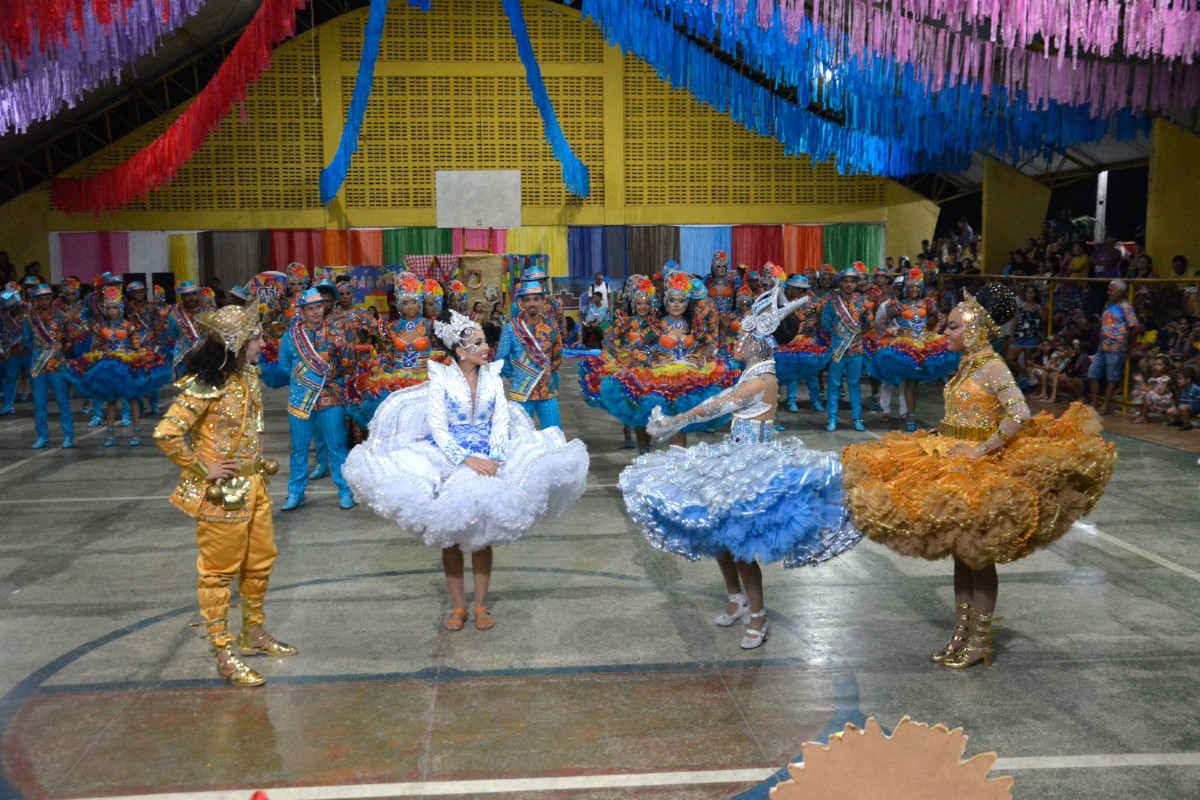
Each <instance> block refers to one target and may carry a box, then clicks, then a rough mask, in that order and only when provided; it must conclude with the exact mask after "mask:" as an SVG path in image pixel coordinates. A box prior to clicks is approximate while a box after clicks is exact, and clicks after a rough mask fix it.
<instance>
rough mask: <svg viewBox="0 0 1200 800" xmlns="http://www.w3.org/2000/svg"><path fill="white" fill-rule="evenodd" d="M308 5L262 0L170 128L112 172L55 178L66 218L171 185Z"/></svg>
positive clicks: (56, 197)
mask: <svg viewBox="0 0 1200 800" xmlns="http://www.w3.org/2000/svg"><path fill="white" fill-rule="evenodd" d="M42 2H44V3H47V4H51V3H50V0H42ZM112 2H122V0H112ZM307 5H308V0H263V4H262V5H261V6H259V9H258V11H256V12H255V13H254V19H252V20H250V24H249V25H248V26H246V31H245V33H243V34H242V36H241V38H240V39H238V42H237V44H235V45H234V46H233V51H232V52H230V54H229V58H227V59H225V62H224V63H223V64H221V67H220V68H219V69H218V70H217V74H216V75H214V76H213V79H212V80H211V81H209V83H208V85H207V86H205V87H204V89H202V90H201V91H200V94H198V95H197V96H196V99H195V101H193V102H192V104H191V105H190V106H188V107H187V109H185V110H184V112H183V113H182V114H180V115H179V117H178V118H177V119H176V120H175V121H174V122H173V123H171V127H169V128H167V130H165V131H163V133H162V135H161V136H159V137H158V138H157V139H155V140H154V141H153V142H151V143H150V144H148V145H146V147H144V148H142V149H141V150H139V151H138V152H136V153H134V154H133V155H132V156H131V157H130V158H129V159H127V160H126V161H124V162H122V163H120V164H118V165H117V166H115V167H113V168H112V169H108V170H105V171H104V172H101V173H99V174H96V175H91V176H89V177H86V178H55V179H54V180H53V181H52V182H51V185H50V196H51V198H52V199H53V201H54V205H55V206H56V207H57V208H58V209H59V210H60V211H65V212H66V213H68V214H73V213H78V212H81V211H105V210H110V209H116V208H119V207H121V206H122V205H124V204H125V203H128V202H129V201H131V200H134V199H137V198H144V197H145V196H146V195H147V194H149V193H150V191H151V190H152V189H156V188H158V187H159V186H162V185H164V184H166V183H169V182H170V181H171V180H172V179H174V177H175V174H176V173H177V172H178V171H179V168H180V167H182V166H183V165H184V164H186V163H187V161H188V160H189V159H190V158H191V157H192V156H193V155H195V154H196V151H197V150H199V149H200V148H201V147H202V146H203V145H204V143H205V141H207V140H208V137H209V135H210V134H211V133H212V132H213V131H214V130H216V128H217V126H218V125H219V124H220V123H221V119H222V118H223V117H224V116H225V114H227V113H228V112H229V110H230V109H231V108H233V105H234V103H237V102H238V101H240V100H242V99H243V98H244V97H245V96H246V89H247V88H248V87H249V86H250V84H252V83H253V82H254V81H256V80H258V78H259V76H260V75H262V73H263V72H264V71H266V69H267V68H268V67H270V66H271V52H272V51H273V50H274V48H275V46H276V45H277V44H279V43H280V42H282V41H285V40H287V39H289V38H291V36H292V35H293V34H294V33H295V32H296V12H297V11H300V10H302V9H303V8H304V7H305V6H307Z"/></svg>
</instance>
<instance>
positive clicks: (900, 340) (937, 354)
mask: <svg viewBox="0 0 1200 800" xmlns="http://www.w3.org/2000/svg"><path fill="white" fill-rule="evenodd" d="M881 342H886V343H881ZM865 349H866V351H867V374H868V375H870V376H871V377H872V378H874V379H875V380H877V381H879V382H880V383H889V384H898V383H904V382H905V381H919V382H920V383H931V382H933V381H939V380H941V379H942V378H946V377H948V376H950V375H953V374H954V373H955V372H957V371H958V364H959V361H960V360H961V359H962V354H961V353H953V352H951V351H949V350H948V349H946V337H945V336H936V335H935V336H928V337H924V338H922V339H912V338H909V337H907V336H901V337H897V338H893V339H886V340H876V341H875V343H874V347H871V346H867V347H866V348H865Z"/></svg>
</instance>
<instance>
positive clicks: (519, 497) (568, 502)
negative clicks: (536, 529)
mask: <svg viewBox="0 0 1200 800" xmlns="http://www.w3.org/2000/svg"><path fill="white" fill-rule="evenodd" d="M503 365H504V362H503V361H496V362H492V363H491V364H488V365H487V366H485V367H481V368H480V370H479V381H478V385H477V387H476V396H475V404H474V408H472V404H471V388H470V386H468V385H467V381H466V378H465V377H464V376H463V373H462V370H460V369H459V367H458V365H457V364H451V365H450V366H445V365H442V364H438V363H437V362H433V361H431V362H430V363H429V380H428V381H426V382H425V383H422V384H419V385H417V386H412V387H409V388H407V389H403V390H401V391H399V392H396V393H394V394H392V395H390V396H389V397H388V398H387V399H386V400H385V401H384V402H383V403H382V404H381V405H380V406H379V410H378V411H376V412H375V417H374V420H373V421H372V423H371V433H370V436H369V437H368V439H367V441H365V442H363V443H362V444H360V445H358V446H357V447H355V448H354V449H353V450H352V451H350V455H349V456H348V457H347V458H346V464H345V466H344V467H343V468H342V473H343V474H344V475H345V476H346V481H347V482H348V483H349V484H350V487H351V488H352V489H353V490H354V495H355V497H356V498H358V499H360V500H362V501H364V502H365V503H366V504H367V505H368V506H369V507H370V508H371V510H372V511H374V512H375V513H376V514H378V515H379V516H381V517H383V518H384V519H388V520H391V521H392V522H394V523H396V524H397V525H398V526H400V527H401V528H403V529H405V530H407V531H410V532H411V533H414V534H417V535H419V536H421V538H422V539H423V540H424V541H425V543H426V544H430V545H436V546H437V547H443V548H444V547H451V546H453V545H459V546H460V547H461V548H462V549H463V550H465V551H467V552H475V551H476V550H482V549H483V548H485V547H489V546H491V545H496V544H503V543H505V542H511V541H514V540H515V539H518V538H519V537H520V536H521V535H522V534H524V533H525V532H526V531H528V530H529V529H530V528H532V527H533V526H534V524H536V523H537V522H538V521H539V520H541V519H548V518H553V517H555V516H558V515H559V514H561V513H563V512H564V511H566V510H567V509H568V508H570V507H571V506H572V505H573V504H574V503H575V501H576V500H578V499H579V498H580V496H581V495H582V494H583V491H584V488H585V485H586V482H587V471H588V453H587V448H586V447H584V444H583V442H581V441H580V440H578V439H572V440H571V441H569V442H568V441H567V438H566V437H565V436H564V435H563V432H562V430H561V429H560V428H547V429H546V430H538V429H537V428H535V427H534V425H533V422H532V420H530V418H529V415H528V414H526V413H525V410H524V409H522V408H521V407H520V406H519V405H518V404H516V403H510V402H509V401H508V399H507V398H506V397H505V393H504V382H503V380H502V379H501V378H500V370H501V368H502V367H503ZM469 456H479V457H481V458H487V459H490V460H493V461H499V462H501V464H500V468H499V470H497V472H496V475H495V476H493V477H488V476H483V475H480V474H478V473H477V472H475V471H474V470H473V469H471V468H470V467H469V466H467V465H466V464H465V463H464V462H465V461H466V459H467V458H468V457H469Z"/></svg>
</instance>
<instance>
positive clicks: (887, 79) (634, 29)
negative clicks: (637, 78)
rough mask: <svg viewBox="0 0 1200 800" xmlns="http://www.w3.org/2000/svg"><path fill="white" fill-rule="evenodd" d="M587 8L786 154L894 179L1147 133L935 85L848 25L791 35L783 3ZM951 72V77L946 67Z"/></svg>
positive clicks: (641, 3) (1121, 119)
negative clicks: (815, 106) (878, 51)
mask: <svg viewBox="0 0 1200 800" xmlns="http://www.w3.org/2000/svg"><path fill="white" fill-rule="evenodd" d="M583 13H584V16H586V17H590V18H591V19H593V20H595V21H596V23H597V24H598V26H599V27H600V28H601V29H602V31H603V32H604V35H605V37H606V38H607V40H608V41H609V42H610V43H612V44H615V45H617V46H618V47H620V48H622V49H623V50H626V51H630V52H633V53H636V54H637V55H639V56H640V57H642V58H643V59H645V60H646V61H647V62H648V63H649V64H651V65H652V66H653V67H654V68H655V70H656V71H657V72H658V74H659V77H661V78H662V79H663V80H665V81H667V82H669V83H670V84H672V85H673V86H676V87H678V88H684V89H687V90H688V91H689V92H690V93H691V94H692V95H693V96H694V97H695V98H696V99H697V100H699V101H701V102H703V103H706V104H708V105H711V106H712V107H713V108H715V109H716V110H718V111H720V112H722V113H726V114H728V115H729V116H730V117H732V118H733V119H734V121H736V122H738V123H740V124H742V125H743V126H745V127H746V128H747V129H749V130H752V131H754V132H756V133H759V134H762V135H764V136H772V137H774V138H776V139H778V140H779V141H780V142H782V143H783V144H784V147H785V152H787V153H789V154H800V153H803V154H807V155H810V156H812V157H813V158H814V159H816V160H818V161H826V160H832V161H833V162H834V163H835V165H836V166H837V168H838V170H839V171H841V172H859V171H869V172H872V173H875V174H880V175H885V176H889V177H899V176H902V175H906V174H910V173H912V172H921V171H958V170H961V169H965V168H966V167H967V166H969V164H970V159H971V155H972V154H973V153H974V152H976V151H982V152H985V153H989V154H991V155H993V156H995V157H997V158H1000V159H1002V160H1006V161H1009V162H1015V161H1018V160H1020V159H1023V158H1027V157H1029V156H1031V155H1045V154H1047V153H1049V152H1053V151H1055V150H1061V149H1063V148H1065V147H1067V146H1069V145H1071V144H1076V143H1079V142H1085V141H1098V140H1100V139H1102V138H1104V137H1106V136H1113V137H1114V138H1116V139H1117V140H1122V141H1124V140H1129V139H1133V138H1135V137H1137V136H1138V135H1144V134H1146V133H1148V131H1149V118H1148V117H1146V116H1145V115H1135V114H1133V113H1132V112H1130V111H1128V110H1122V111H1120V112H1118V113H1116V114H1113V115H1110V116H1108V117H1097V116H1093V115H1092V113H1091V109H1089V108H1088V107H1087V106H1067V105H1062V104H1057V103H1049V104H1047V105H1046V106H1045V107H1044V108H1040V109H1033V108H1031V107H1030V106H1029V102H1028V97H1027V96H1026V95H1025V94H1024V93H1022V92H1009V91H1008V90H1006V89H1005V88H1004V87H1000V86H994V85H984V84H983V83H982V81H981V80H977V81H974V82H962V83H958V84H956V85H950V84H949V82H948V81H947V82H946V83H945V84H944V86H943V88H942V89H940V90H938V91H936V92H935V91H932V90H931V89H930V88H929V86H930V77H931V76H930V75H929V74H928V73H927V71H918V69H917V68H916V67H914V66H913V65H912V64H899V63H897V62H896V61H895V60H893V59H891V58H885V57H881V56H878V55H875V54H872V53H869V52H855V51H852V50H851V47H850V45H849V43H848V39H847V37H846V36H845V35H844V34H840V33H837V32H830V31H827V30H825V29H823V28H821V27H820V26H815V25H813V24H812V22H811V21H810V20H809V19H808V18H805V19H804V20H803V21H802V26H801V29H800V31H799V32H798V35H797V37H796V41H794V42H793V41H788V39H787V36H786V34H785V31H784V25H783V22H782V20H781V19H780V17H779V9H778V7H776V8H775V9H774V19H773V21H772V24H771V25H770V26H768V27H767V28H762V27H760V26H759V25H758V23H757V18H756V14H755V13H753V12H747V13H744V14H742V13H738V12H737V0H723V2H721V3H713V4H712V5H711V6H708V5H705V4H700V3H693V2H689V0H584V2H583ZM676 26H678V28H682V29H683V30H685V31H686V32H688V33H691V34H694V35H696V36H698V37H702V38H705V39H707V40H709V41H719V42H721V43H722V48H723V50H725V51H726V52H733V51H735V50H736V51H737V52H738V54H739V58H740V60H741V61H742V63H744V64H746V65H747V66H749V67H751V68H753V69H754V70H756V71H758V72H759V73H761V74H762V75H765V76H767V77H768V78H769V79H770V80H772V81H775V82H776V83H777V84H778V85H779V86H783V87H788V88H792V89H794V90H795V92H796V96H795V98H793V99H789V100H784V99H783V98H781V97H780V96H779V95H778V94H776V93H775V92H773V91H770V90H769V89H768V88H766V87H764V86H762V85H760V84H758V83H756V82H754V81H752V80H750V79H749V78H747V77H745V76H743V75H741V74H740V73H738V72H737V71H735V70H734V69H732V68H730V67H729V66H728V65H726V64H724V63H722V62H720V61H719V60H717V59H716V58H715V57H714V56H713V55H712V54H711V53H709V52H708V51H707V50H705V49H704V48H702V47H700V46H698V45H696V44H695V43H693V42H691V41H689V40H688V39H686V38H685V37H684V36H681V35H680V33H679V30H678V29H677V27H676ZM943 77H944V78H948V77H949V75H948V74H946V75H944V76H943ZM811 102H816V103H819V104H820V105H821V106H822V107H823V108H825V109H827V110H828V111H830V112H832V113H834V114H837V115H839V116H841V117H842V118H844V119H843V121H842V122H841V123H838V122H832V121H829V120H826V119H824V118H822V117H819V116H817V115H815V114H812V113H811V112H809V111H807V108H806V107H807V106H808V105H809V104H810V103H811Z"/></svg>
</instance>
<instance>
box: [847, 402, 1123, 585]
mask: <svg viewBox="0 0 1200 800" xmlns="http://www.w3.org/2000/svg"><path fill="white" fill-rule="evenodd" d="M1099 432H1100V421H1099V417H1097V416H1096V414H1095V412H1093V411H1092V410H1091V409H1089V408H1088V407H1087V406H1084V405H1082V404H1080V403H1072V404H1071V406H1070V408H1068V409H1067V411H1066V412H1065V413H1064V414H1063V415H1062V416H1061V417H1059V418H1057V419H1055V418H1054V417H1052V416H1051V415H1049V414H1047V413H1045V412H1043V413H1041V414H1038V415H1037V416H1036V417H1034V418H1033V419H1032V420H1031V421H1030V424H1029V425H1028V426H1027V427H1026V428H1025V430H1023V431H1022V432H1021V433H1019V434H1017V435H1016V436H1015V437H1013V439H1012V441H1011V442H1009V443H1008V445H1007V446H1006V447H1004V448H1002V449H1000V450H998V451H997V452H995V453H992V454H990V455H987V456H982V457H980V458H976V459H970V458H967V457H965V456H950V455H948V453H949V451H950V449H951V448H953V447H954V446H955V445H957V444H962V443H964V442H965V440H961V439H953V438H949V437H945V436H937V435H932V434H929V433H925V432H918V433H916V434H911V435H904V434H901V433H892V434H888V435H886V436H884V437H882V438H880V439H879V440H878V441H876V442H868V443H865V444H856V445H851V446H850V447H847V448H846V450H845V452H844V453H843V455H842V461H843V464H844V473H843V478H844V481H845V497H846V505H847V507H848V508H849V510H850V516H851V518H852V519H853V521H854V524H855V525H856V526H857V527H858V529H859V530H861V531H862V532H863V533H864V534H865V535H866V536H868V537H869V538H871V539H873V540H875V541H876V542H879V543H880V544H884V545H886V546H887V547H890V548H891V549H892V550H895V551H896V552H897V553H900V554H901V555H906V556H919V557H921V558H925V559H930V560H935V559H940V558H945V557H946V556H954V557H955V558H957V559H959V560H961V561H963V562H965V563H966V564H967V566H969V567H970V568H972V569H982V568H984V567H986V566H988V565H989V564H1004V563H1007V562H1009V561H1015V560H1017V559H1019V558H1024V557H1025V556H1027V555H1029V554H1030V553H1032V552H1033V551H1034V550H1037V549H1038V548H1041V547H1045V546H1046V545H1048V544H1050V543H1051V542H1053V541H1054V540H1056V539H1058V538H1059V537H1060V536H1062V535H1063V534H1064V533H1066V532H1067V529H1068V528H1070V527H1071V525H1072V524H1073V523H1074V522H1075V520H1077V519H1079V518H1080V517H1082V516H1084V515H1085V514H1087V513H1088V512H1089V511H1091V510H1092V508H1094V507H1095V505H1096V503H1097V502H1098V501H1099V500H1100V497H1101V495H1102V494H1103V493H1104V487H1105V486H1106V485H1107V484H1108V480H1109V478H1111V477H1112V473H1113V468H1114V467H1115V466H1116V461H1117V454H1116V451H1115V449H1114V448H1113V445H1111V444H1108V443H1106V442H1105V441H1104V440H1103V439H1102V438H1101V437H1100V433H1099ZM965 443H966V444H969V445H971V446H975V445H977V444H978V442H965Z"/></svg>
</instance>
